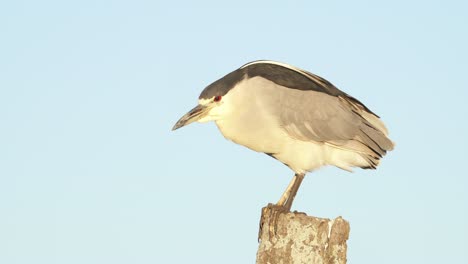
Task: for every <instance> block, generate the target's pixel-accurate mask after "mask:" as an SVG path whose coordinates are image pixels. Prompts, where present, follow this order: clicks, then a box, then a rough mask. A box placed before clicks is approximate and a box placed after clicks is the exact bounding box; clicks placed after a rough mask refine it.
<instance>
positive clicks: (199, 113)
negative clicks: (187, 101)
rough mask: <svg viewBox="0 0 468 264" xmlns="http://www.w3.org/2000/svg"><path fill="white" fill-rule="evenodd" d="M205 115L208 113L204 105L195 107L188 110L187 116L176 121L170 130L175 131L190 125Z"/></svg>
mask: <svg viewBox="0 0 468 264" xmlns="http://www.w3.org/2000/svg"><path fill="white" fill-rule="evenodd" d="M207 113H208V107H206V106H204V105H197V106H195V107H194V108H193V109H192V110H190V111H189V112H188V113H187V114H185V115H184V116H183V117H181V118H180V119H179V121H177V123H176V124H175V125H174V127H173V128H172V130H176V129H178V128H181V127H183V126H186V125H188V124H190V123H193V122H195V121H198V120H199V119H200V118H202V117H204V116H205V115H206V114H207Z"/></svg>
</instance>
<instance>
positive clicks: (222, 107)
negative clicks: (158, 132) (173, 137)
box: [172, 69, 245, 130]
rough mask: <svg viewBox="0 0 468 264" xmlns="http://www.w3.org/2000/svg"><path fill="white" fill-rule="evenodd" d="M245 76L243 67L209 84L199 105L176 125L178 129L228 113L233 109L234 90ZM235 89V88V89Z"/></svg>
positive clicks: (175, 127)
mask: <svg viewBox="0 0 468 264" xmlns="http://www.w3.org/2000/svg"><path fill="white" fill-rule="evenodd" d="M244 78H245V72H244V71H243V70H242V69H238V70H235V71H233V72H231V73H229V74H227V75H226V76H224V77H223V78H221V79H219V80H217V81H215V82H214V83H212V84H210V85H208V86H207V87H206V88H205V89H204V90H203V91H202V92H201V94H200V97H199V98H198V105H197V106H196V107H194V108H193V109H192V110H190V111H189V112H188V113H187V114H185V115H184V116H182V117H181V118H180V119H179V121H177V123H176V124H175V125H174V127H173V128H172V130H176V129H178V128H181V127H183V126H186V125H188V124H190V123H193V122H202V123H203V122H208V121H216V120H220V119H222V118H223V116H225V115H227V114H228V113H229V112H230V111H231V110H232V109H231V108H232V103H230V102H231V101H232V100H231V99H232V97H235V95H233V93H232V90H233V88H235V87H236V85H237V84H239V83H240V82H241V81H242V80H243V79H244ZM234 90H235V89H234Z"/></svg>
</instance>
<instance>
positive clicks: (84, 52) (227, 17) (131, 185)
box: [0, 1, 468, 264]
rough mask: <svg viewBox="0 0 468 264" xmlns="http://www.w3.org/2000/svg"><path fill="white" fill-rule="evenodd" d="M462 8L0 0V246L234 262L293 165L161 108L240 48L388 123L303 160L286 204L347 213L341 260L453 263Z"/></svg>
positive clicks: (465, 125)
mask: <svg viewBox="0 0 468 264" xmlns="http://www.w3.org/2000/svg"><path fill="white" fill-rule="evenodd" d="M325 2H326V3H325ZM467 25H468V4H467V2H466V1H411V2H410V1H391V2H387V3H377V2H376V1H368V2H365V1H348V2H344V1H289V2H285V1H281V3H278V2H274V1H232V2H220V1H213V2H209V1H192V2H191V3H187V2H177V1H173V2H169V1H127V2H125V1H73V2H72V1H4V2H2V3H1V4H0V33H1V41H0V122H1V129H0V210H1V216H0V263H2V264H3V263H5V264H10V263H11V264H13V263H15V264H17V263H21V264H23V263H34V264H39V263H44V264H51V263H66V264H69V263H70V264H72V263H77V264H78V263H79V264H82V263H88V264H94V263H96V264H97V263H114V264H121V263H122V264H123V263H253V262H254V259H255V253H256V250H257V241H256V238H257V237H256V236H257V228H258V220H259V216H260V209H261V207H262V206H264V205H266V204H267V203H268V202H276V200H277V199H278V198H279V197H280V195H281V193H282V191H283V190H284V188H285V187H286V185H287V184H288V182H289V180H290V179H291V177H292V175H293V173H292V172H291V171H289V169H288V168H287V167H285V166H284V165H282V164H280V163H279V162H277V161H275V160H273V159H271V158H269V157H268V156H266V155H263V154H258V153H255V152H252V151H250V150H248V149H245V148H243V147H240V146H237V145H235V144H233V143H231V142H229V141H226V140H225V139H224V138H223V137H222V136H221V134H220V133H219V131H218V130H217V129H216V127H215V126H214V124H204V125H199V124H194V125H190V126H188V127H186V128H183V129H180V130H178V131H176V132H172V131H171V128H172V126H173V124H174V123H175V122H176V121H177V119H178V118H179V117H180V116H181V115H182V114H184V113H185V112H186V111H188V110H189V109H191V107H193V106H194V105H195V104H196V102H197V98H198V95H199V93H200V92H201V90H202V89H203V88H204V87H205V86H206V85H208V84H210V83H211V82H212V81H215V80H216V79H217V78H219V77H221V76H223V75H224V74H226V73H228V72H229V71H231V70H234V69H235V68H237V67H239V66H240V65H242V64H244V63H246V62H248V61H251V60H257V59H273V60H279V61H283V62H287V63H290V64H293V65H296V66H298V67H301V68H304V69H307V70H309V71H311V72H314V73H316V74H319V75H321V76H323V77H325V78H326V79H328V80H330V81H331V82H333V83H334V84H335V85H336V86H338V87H339V88H340V89H342V90H344V91H346V92H347V93H349V94H351V95H353V96H354V97H356V98H358V99H360V100H361V101H362V102H364V103H365V104H366V105H367V106H368V107H369V108H371V109H372V110H373V111H375V112H376V113H378V114H379V115H380V116H381V117H382V119H383V120H384V121H385V123H386V124H387V126H388V128H389V130H390V136H391V138H392V139H393V140H394V141H395V142H396V143H397V146H396V149H395V150H394V151H393V152H391V153H389V154H388V155H387V156H386V157H385V159H384V160H383V162H382V164H381V166H380V167H379V169H378V170H376V171H368V170H366V171H364V170H359V169H357V170H356V171H355V172H354V173H352V174H351V173H348V172H345V171H341V170H338V169H334V168H325V169H321V170H319V171H317V172H315V173H311V174H309V175H308V176H307V177H306V179H305V180H304V182H303V185H302V187H301V189H300V190H299V193H298V197H297V198H296V201H295V204H294V208H293V209H295V210H300V211H304V212H307V213H308V214H312V215H315V216H320V217H328V218H334V217H336V216H339V215H341V216H343V217H344V218H345V219H348V220H349V221H350V223H351V237H350V240H349V243H348V246H349V249H348V259H349V263H360V264H363V263H364V264H367V263H368V264H371V263H372V264H373V263H391V264H394V263H468V250H467V248H468V179H467V172H466V163H467V161H466V157H467V154H466V150H467V148H468V140H467V137H468V121H467V120H468V117H467V114H468V107H467V104H466V100H467V98H468V92H467V89H468V81H467V74H468V71H467V70H468V63H467V61H468V52H467V47H468V28H467Z"/></svg>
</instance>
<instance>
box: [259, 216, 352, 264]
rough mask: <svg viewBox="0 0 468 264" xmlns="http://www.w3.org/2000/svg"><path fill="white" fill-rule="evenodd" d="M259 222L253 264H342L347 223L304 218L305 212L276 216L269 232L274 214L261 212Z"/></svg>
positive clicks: (342, 220)
mask: <svg viewBox="0 0 468 264" xmlns="http://www.w3.org/2000/svg"><path fill="white" fill-rule="evenodd" d="M262 210H263V211H262V214H263V216H264V217H263V219H262V223H261V225H262V228H261V233H260V234H259V237H260V245H259V247H258V252H257V264H289V263H291V264H303V263H304V264H306V263H307V264H344V263H346V250H347V245H346V240H347V239H348V236H349V230H350V227H349V223H348V222H347V221H346V220H344V219H343V218H341V217H337V218H336V219H334V220H330V219H325V218H317V217H313V216H307V215H306V214H305V213H298V212H292V213H279V215H278V218H277V219H276V230H275V231H274V232H273V233H274V234H273V233H272V232H271V231H272V228H273V226H271V225H274V221H272V219H271V218H272V217H273V215H274V214H272V213H271V212H270V210H275V209H274V208H271V207H264V208H263V209H262Z"/></svg>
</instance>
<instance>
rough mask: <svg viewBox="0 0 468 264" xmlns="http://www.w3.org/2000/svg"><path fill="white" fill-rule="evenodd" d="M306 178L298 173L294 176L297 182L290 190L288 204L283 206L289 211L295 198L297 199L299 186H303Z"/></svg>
mask: <svg viewBox="0 0 468 264" xmlns="http://www.w3.org/2000/svg"><path fill="white" fill-rule="evenodd" d="M304 176H305V174H304V173H296V175H294V179H296V180H295V181H294V183H293V185H292V187H291V190H289V195H288V199H287V200H286V203H284V205H283V206H284V207H285V208H286V209H287V210H288V211H290V210H291V206H292V203H293V201H294V198H295V197H296V194H297V190H299V186H301V183H302V180H303V179H304Z"/></svg>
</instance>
